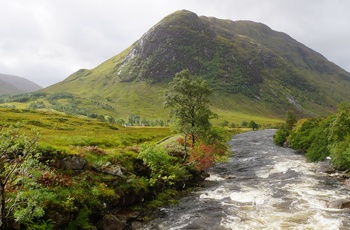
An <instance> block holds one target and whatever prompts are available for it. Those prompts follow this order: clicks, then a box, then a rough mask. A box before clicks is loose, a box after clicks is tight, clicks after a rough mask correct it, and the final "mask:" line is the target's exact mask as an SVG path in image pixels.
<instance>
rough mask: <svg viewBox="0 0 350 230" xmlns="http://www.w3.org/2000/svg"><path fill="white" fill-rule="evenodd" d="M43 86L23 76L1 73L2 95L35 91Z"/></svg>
mask: <svg viewBox="0 0 350 230" xmlns="http://www.w3.org/2000/svg"><path fill="white" fill-rule="evenodd" d="M41 88H42V87H41V86H39V85H38V84H36V83H34V82H32V81H29V80H27V79H25V78H22V77H17V76H13V75H8V74H0V95H6V94H9V95H14V94H20V93H28V92H34V91H37V90H39V89H41Z"/></svg>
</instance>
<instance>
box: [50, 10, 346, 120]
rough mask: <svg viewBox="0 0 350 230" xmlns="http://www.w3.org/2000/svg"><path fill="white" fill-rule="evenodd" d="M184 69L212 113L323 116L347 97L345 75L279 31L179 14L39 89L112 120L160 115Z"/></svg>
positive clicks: (245, 23)
mask: <svg viewBox="0 0 350 230" xmlns="http://www.w3.org/2000/svg"><path fill="white" fill-rule="evenodd" d="M186 68H188V69H190V70H191V72H192V74H194V75H198V76H201V77H203V78H205V79H206V80H207V81H208V82H209V83H210V85H211V87H212V88H213V89H214V95H213V98H212V104H213V109H214V110H215V111H216V112H217V113H218V114H219V115H222V116H224V117H233V116H235V113H236V112H238V111H239V112H240V113H244V114H255V115H259V116H265V117H282V116H284V115H285V111H286V110H287V109H294V110H295V111H296V112H298V113H299V114H300V116H314V115H326V114H329V113H332V112H334V111H335V108H336V104H338V103H339V102H340V101H342V100H348V99H350V94H349V92H348V89H349V86H350V74H349V73H347V72H346V71H344V70H343V69H341V68H340V67H338V66H337V65H335V64H334V63H332V62H329V61H328V60H327V59H326V58H325V57H323V56H322V55H321V54H319V53H317V52H315V51H313V50H311V49H309V48H308V47H306V46H305V45H303V44H301V43H299V42H298V41H296V40H294V39H293V38H291V37H290V36H288V35H287V34H285V33H282V32H277V31H274V30H272V29H271V28H269V27H268V26H266V25H264V24H261V23H255V22H251V21H230V20H221V19H216V18H210V17H204V16H201V17H198V16H197V15H196V14H195V13H192V12H189V11H186V10H182V11H177V12H175V13H173V14H171V15H169V16H167V17H165V18H164V19H163V20H162V21H160V22H159V23H158V24H157V25H155V26H154V27H153V28H151V29H150V30H149V31H147V32H146V33H145V34H144V35H143V36H142V37H141V38H140V39H139V40H138V41H136V42H135V43H134V44H132V45H131V46H130V47H129V48H127V49H126V50H124V51H123V52H121V53H120V54H118V55H116V56H114V57H112V58H111V59H109V60H107V61H105V62H104V63H102V64H101V65H99V66H97V67H96V68H94V69H91V70H87V69H81V70H79V71H77V72H76V73H73V74H72V75H71V76H69V77H68V78H67V79H65V80H64V81H62V82H60V83H57V84H55V85H53V86H50V87H48V88H46V89H44V90H43V91H45V92H50V93H52V92H60V91H66V92H70V93H73V94H75V95H78V96H79V97H84V98H88V99H92V98H93V99H95V100H96V99H98V100H101V101H103V102H104V103H108V104H109V105H110V106H112V107H113V108H115V111H117V112H116V114H117V116H118V115H125V114H131V113H136V114H141V115H143V116H146V117H152V118H154V117H157V116H166V113H167V111H165V110H163V109H162V101H163V93H164V90H165V89H166V87H167V83H168V82H169V81H171V79H172V77H173V76H174V75H175V73H177V72H179V71H181V70H182V69H186Z"/></svg>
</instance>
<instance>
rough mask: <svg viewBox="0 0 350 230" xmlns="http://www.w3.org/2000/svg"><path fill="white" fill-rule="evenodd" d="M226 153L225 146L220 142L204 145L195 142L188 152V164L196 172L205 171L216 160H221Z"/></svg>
mask: <svg viewBox="0 0 350 230" xmlns="http://www.w3.org/2000/svg"><path fill="white" fill-rule="evenodd" d="M226 153H227V147H226V145H224V144H222V143H221V142H218V141H217V142H214V143H212V144H205V143H203V142H197V143H196V145H195V146H194V147H193V148H192V150H191V152H190V159H189V162H190V163H191V164H193V165H194V166H195V168H196V169H197V170H198V171H207V170H208V169H209V167H211V166H212V165H213V164H214V162H215V160H216V159H222V157H224V156H225V155H226Z"/></svg>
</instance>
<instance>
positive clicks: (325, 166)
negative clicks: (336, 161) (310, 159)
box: [316, 161, 335, 174]
mask: <svg viewBox="0 0 350 230" xmlns="http://www.w3.org/2000/svg"><path fill="white" fill-rule="evenodd" d="M334 172H335V169H334V168H333V166H332V165H331V164H330V162H329V161H321V162H318V163H317V168H316V173H327V174H331V173H334Z"/></svg>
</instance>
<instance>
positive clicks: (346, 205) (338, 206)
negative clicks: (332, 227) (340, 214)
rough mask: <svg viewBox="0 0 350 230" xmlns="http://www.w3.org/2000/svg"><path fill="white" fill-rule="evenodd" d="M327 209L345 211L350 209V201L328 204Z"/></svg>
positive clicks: (340, 200)
mask: <svg viewBox="0 0 350 230" xmlns="http://www.w3.org/2000/svg"><path fill="white" fill-rule="evenodd" d="M327 208H334V209H344V208H350V199H339V200H333V201H330V202H328V204H327Z"/></svg>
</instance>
